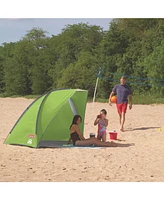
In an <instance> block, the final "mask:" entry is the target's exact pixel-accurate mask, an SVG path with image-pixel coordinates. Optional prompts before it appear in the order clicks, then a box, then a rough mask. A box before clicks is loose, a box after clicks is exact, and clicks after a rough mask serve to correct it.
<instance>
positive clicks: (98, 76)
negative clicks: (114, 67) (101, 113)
mask: <svg viewBox="0 0 164 200" xmlns="http://www.w3.org/2000/svg"><path fill="white" fill-rule="evenodd" d="M101 70H102V68H100V69H99V72H98V75H97V79H96V85H95V90H94V95H93V102H92V107H93V106H94V102H95V98H96V91H97V86H98V82H99V78H100V74H101Z"/></svg>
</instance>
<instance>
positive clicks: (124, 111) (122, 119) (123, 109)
mask: <svg viewBox="0 0 164 200" xmlns="http://www.w3.org/2000/svg"><path fill="white" fill-rule="evenodd" d="M126 110H127V103H124V104H122V113H121V127H120V131H124V123H125V114H126Z"/></svg>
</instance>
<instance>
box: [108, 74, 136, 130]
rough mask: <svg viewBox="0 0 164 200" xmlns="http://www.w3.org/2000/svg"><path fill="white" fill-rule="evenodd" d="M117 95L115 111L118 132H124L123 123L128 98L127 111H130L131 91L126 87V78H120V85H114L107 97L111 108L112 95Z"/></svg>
mask: <svg viewBox="0 0 164 200" xmlns="http://www.w3.org/2000/svg"><path fill="white" fill-rule="evenodd" d="M115 93H116V94H117V102H116V106H117V110H118V114H119V120H120V126H121V127H120V131H124V128H123V126H124V122H125V113H126V110H127V105H128V97H129V109H130V110H131V109H132V91H131V89H130V88H129V86H128V85H126V77H125V76H122V77H121V79H120V84H118V85H115V86H114V88H113V89H112V92H111V94H110V96H109V105H110V106H111V105H112V104H111V97H112V96H113V95H114V94H115Z"/></svg>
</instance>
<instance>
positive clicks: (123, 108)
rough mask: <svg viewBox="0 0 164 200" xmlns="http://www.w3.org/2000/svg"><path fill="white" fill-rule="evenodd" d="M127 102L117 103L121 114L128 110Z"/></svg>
mask: <svg viewBox="0 0 164 200" xmlns="http://www.w3.org/2000/svg"><path fill="white" fill-rule="evenodd" d="M127 105H128V104H127V103H118V104H116V106H117V110H118V113H119V114H122V113H123V112H124V113H126V110H127Z"/></svg>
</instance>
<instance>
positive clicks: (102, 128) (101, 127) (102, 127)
mask: <svg viewBox="0 0 164 200" xmlns="http://www.w3.org/2000/svg"><path fill="white" fill-rule="evenodd" d="M106 115H107V111H106V110H105V109H102V110H101V111H100V115H97V117H96V119H95V121H94V125H95V126H96V125H97V124H98V131H97V132H98V133H97V139H99V140H102V141H103V142H106V127H107V126H108V119H106Z"/></svg>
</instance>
